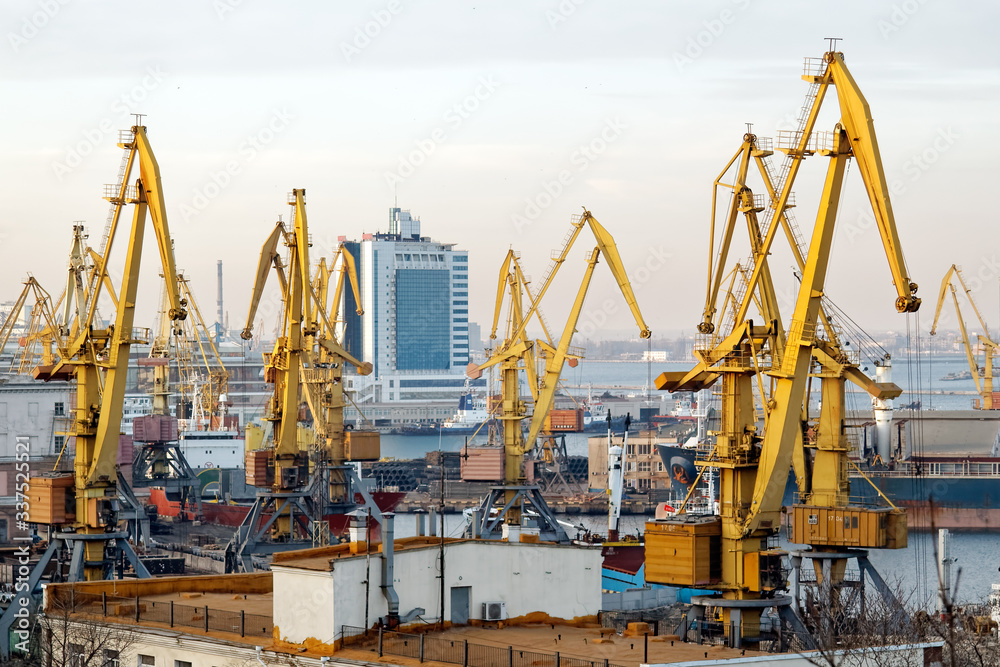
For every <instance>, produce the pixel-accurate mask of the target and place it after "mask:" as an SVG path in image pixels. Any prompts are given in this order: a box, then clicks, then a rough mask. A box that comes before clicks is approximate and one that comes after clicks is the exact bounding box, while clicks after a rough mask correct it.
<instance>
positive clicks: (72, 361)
mask: <svg viewBox="0 0 1000 667" xmlns="http://www.w3.org/2000/svg"><path fill="white" fill-rule="evenodd" d="M118 145H119V146H120V147H121V148H123V149H124V150H125V154H124V157H123V160H122V168H121V170H120V171H119V180H118V182H117V183H116V184H114V185H110V186H106V187H105V199H108V200H109V201H110V202H111V204H112V211H111V216H110V219H109V220H110V223H109V227H108V233H107V243H106V244H105V247H104V248H103V254H101V256H100V262H99V263H98V265H97V270H96V271H95V272H94V275H93V281H92V285H93V289H92V290H90V293H89V298H88V302H87V308H86V310H81V317H80V319H79V321H77V322H76V323H74V325H73V326H69V327H68V329H69V331H75V332H76V335H75V336H72V337H67V338H65V339H64V340H62V339H61V340H58V341H57V347H59V348H60V350H61V352H60V355H59V358H58V359H56V360H54V363H52V364H50V365H42V366H38V367H36V368H35V370H34V372H33V374H34V376H35V377H36V378H37V379H42V380H45V381H55V380H64V381H68V380H75V381H76V405H75V408H74V414H73V422H72V427H71V436H72V437H74V438H75V439H76V454H75V459H74V464H73V473H72V474H69V475H66V474H60V473H53V474H49V475H35V476H33V477H32V478H31V481H30V483H29V485H28V496H29V509H28V517H27V519H28V520H29V521H31V522H32V523H37V524H40V525H44V526H48V528H49V530H50V539H49V545H48V548H47V549H46V551H45V553H44V554H43V555H42V558H41V559H40V561H39V563H38V565H37V566H36V567H35V568H34V569H33V570H32V573H31V575H30V577H29V581H28V585H29V591H30V592H31V593H35V592H36V591H37V587H38V586H39V583H40V581H41V578H42V575H43V574H44V572H45V570H46V568H47V567H48V565H49V563H50V562H51V561H52V559H53V558H54V557H55V556H56V554H57V552H62V551H67V552H69V553H68V558H66V559H65V560H66V561H68V562H69V573H68V578H69V580H70V581H83V580H87V581H92V580H99V579H109V578H114V576H115V570H116V567H115V565H116V564H117V563H118V562H119V561H120V560H121V559H123V558H124V559H125V560H126V561H127V562H128V563H130V564H131V566H132V568H133V569H134V570H135V573H136V574H137V575H138V576H140V577H142V576H149V573H148V571H147V570H146V568H145V566H144V565H143V564H142V562H141V561H140V560H139V558H138V556H137V555H136V553H135V551H134V550H133V549H132V547H131V546H130V545H129V544H128V540H127V538H128V535H127V533H125V532H123V531H120V530H118V519H119V516H118V505H117V496H118V491H119V490H118V488H117V486H118V483H119V476H118V474H117V471H116V468H115V459H116V456H117V453H118V443H119V435H120V430H121V421H122V410H123V402H124V397H125V384H126V374H127V371H128V360H129V350H130V348H131V346H132V345H133V344H135V343H140V342H145V341H146V340H147V339H148V335H149V334H148V330H142V329H134V328H133V316H134V311H135V304H136V299H137V293H138V286H139V265H140V261H141V258H142V242H143V237H144V233H145V223H146V216H147V213H148V215H149V217H150V219H151V222H152V226H153V231H154V233H155V236H156V242H157V246H158V249H159V254H160V268H161V270H162V272H163V274H164V275H166V276H169V277H171V279H169V280H168V294H169V300H170V317H171V319H172V320H175V321H178V320H183V319H184V318H185V317H186V316H187V311H186V309H185V303H184V301H183V299H181V297H180V293H179V292H178V290H177V281H176V278H175V276H176V269H175V262H174V254H173V246H172V242H171V238H170V230H169V227H168V224H167V216H166V206H165V201H164V196H163V187H162V184H161V179H160V170H159V166H158V165H157V162H156V158H155V157H154V155H153V151H152V148H151V147H150V144H149V140H148V139H147V137H146V128H145V127H144V126H142V125H138V124H137V125H134V126H133V127H132V128H131V129H130V130H127V131H123V132H121V133H119V140H118ZM136 166H138V170H139V177H138V179H136V181H135V182H134V183H130V182H129V178H130V175H131V173H132V171H133V169H134V168H135V167H136ZM128 205H131V206H132V207H133V215H132V225H131V233H130V237H129V239H128V242H127V246H126V248H125V265H124V268H123V270H122V276H123V284H122V285H121V293H120V295H119V299H118V306H117V308H116V314H115V321H114V323H113V324H110V325H109V326H107V327H106V328H99V327H100V324H99V323H98V322H97V321H95V313H96V309H97V303H98V300H99V298H100V294H101V286H102V285H103V284H104V281H105V278H106V276H107V275H108V270H109V266H108V264H109V259H110V255H111V251H112V248H113V245H114V240H115V237H116V233H117V231H118V227H119V222H120V217H121V214H122V212H123V211H124V210H125V207H126V206H128ZM60 338H61V337H60ZM60 560H62V559H60ZM18 608H19V606H18V605H11V606H10V607H9V608H8V610H7V612H5V613H4V616H3V617H2V618H0V650H2V652H3V654H4V655H7V654H8V653H9V648H10V645H9V640H10V635H9V632H8V631H9V628H10V627H11V624H12V622H13V620H14V618H13V613H15V612H16V610H17V609H18Z"/></svg>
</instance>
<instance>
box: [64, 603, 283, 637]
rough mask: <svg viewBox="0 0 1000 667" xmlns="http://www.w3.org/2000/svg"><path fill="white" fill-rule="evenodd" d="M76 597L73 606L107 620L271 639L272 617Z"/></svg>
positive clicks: (196, 607) (182, 605)
mask: <svg viewBox="0 0 1000 667" xmlns="http://www.w3.org/2000/svg"><path fill="white" fill-rule="evenodd" d="M81 598H82V596H81V595H80V594H76V595H75V600H74V606H76V607H77V608H79V607H80V606H81V605H87V606H89V607H91V608H93V607H99V608H100V611H99V613H100V615H101V616H103V617H105V618H107V617H109V616H111V617H118V618H128V619H130V620H134V621H135V622H137V623H139V622H141V621H147V622H150V623H163V624H164V625H167V626H169V627H171V628H175V627H186V628H197V629H199V630H204V631H205V632H210V631H211V632H226V633H230V634H238V635H239V636H240V637H271V636H273V630H274V624H273V622H272V619H271V617H270V616H265V615H262V614H248V613H246V612H245V611H243V610H242V609H241V610H240V611H227V610H223V609H211V608H210V607H208V606H207V605H206V606H200V607H199V606H193V605H184V604H175V603H174V602H173V601H160V600H144V599H142V598H140V597H134V598H129V597H117V596H109V595H107V594H106V593H102V594H101V595H100V596H97V595H87V596H85V599H81Z"/></svg>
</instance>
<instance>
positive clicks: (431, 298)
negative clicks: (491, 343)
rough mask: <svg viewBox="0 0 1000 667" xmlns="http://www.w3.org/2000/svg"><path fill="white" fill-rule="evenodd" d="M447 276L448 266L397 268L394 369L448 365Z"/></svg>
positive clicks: (435, 368)
mask: <svg viewBox="0 0 1000 667" xmlns="http://www.w3.org/2000/svg"><path fill="white" fill-rule="evenodd" d="M376 265H377V262H376ZM376 269H377V266H376ZM449 278H450V276H449V272H448V270H447V269H397V270H396V370H400V371H418V370H419V371H447V370H448V369H449V368H450V366H451V330H450V329H451V321H450V320H451V307H450V301H451V290H450V285H449V282H450V280H449ZM376 331H378V323H377V322H376Z"/></svg>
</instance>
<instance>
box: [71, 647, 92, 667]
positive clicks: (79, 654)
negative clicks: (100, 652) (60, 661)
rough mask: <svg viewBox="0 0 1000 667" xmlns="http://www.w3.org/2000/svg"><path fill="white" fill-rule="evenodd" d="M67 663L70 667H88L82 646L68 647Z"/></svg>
mask: <svg viewBox="0 0 1000 667" xmlns="http://www.w3.org/2000/svg"><path fill="white" fill-rule="evenodd" d="M66 654H67V655H66V657H67V659H68V660H67V663H66V664H68V665H70V667H86V665H87V661H86V656H85V655H84V653H83V645H82V644H68V645H67V646H66Z"/></svg>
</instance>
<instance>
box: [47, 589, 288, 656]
mask: <svg viewBox="0 0 1000 667" xmlns="http://www.w3.org/2000/svg"><path fill="white" fill-rule="evenodd" d="M272 581H273V580H272V576H271V573H270V572H256V573H253V574H225V575H203V576H193V577H192V576H184V577H154V578H150V579H125V580H112V581H84V582H76V583H59V584H45V597H44V605H45V611H46V612H48V613H61V612H63V611H66V612H69V614H70V616H72V617H76V618H79V619H80V620H87V621H98V622H101V623H121V624H125V625H131V626H138V627H143V628H157V629H165V630H171V631H173V632H178V633H182V634H189V635H200V636H209V637H213V638H215V639H221V640H227V641H231V642H235V643H241V644H251V645H257V644H267V645H270V644H271V643H272V642H273V637H272V628H273V612H274V598H273V585H272ZM136 598H138V610H137V609H136ZM205 607H208V609H209V630H208V631H207V632H206V630H205V625H204V621H205V613H204V609H205ZM137 611H138V615H139V620H138V621H137V620H136V613H137ZM241 612H242V613H241ZM241 626H242V627H241ZM241 632H242V633H243V635H245V636H242V635H241Z"/></svg>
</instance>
